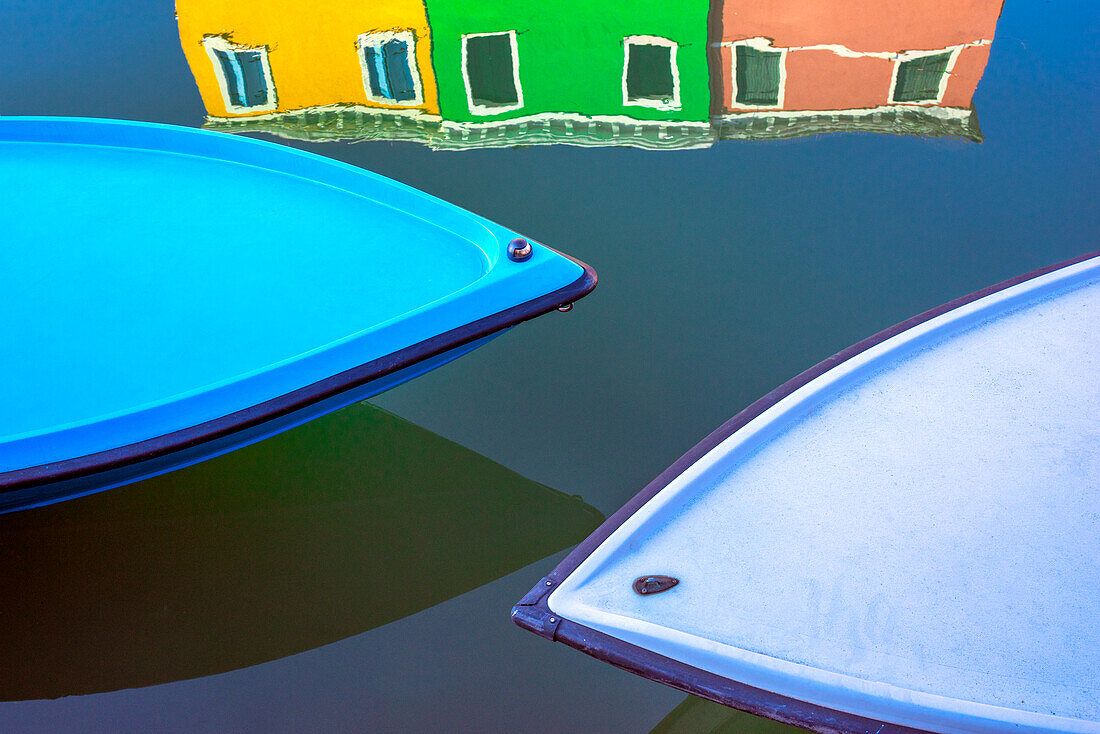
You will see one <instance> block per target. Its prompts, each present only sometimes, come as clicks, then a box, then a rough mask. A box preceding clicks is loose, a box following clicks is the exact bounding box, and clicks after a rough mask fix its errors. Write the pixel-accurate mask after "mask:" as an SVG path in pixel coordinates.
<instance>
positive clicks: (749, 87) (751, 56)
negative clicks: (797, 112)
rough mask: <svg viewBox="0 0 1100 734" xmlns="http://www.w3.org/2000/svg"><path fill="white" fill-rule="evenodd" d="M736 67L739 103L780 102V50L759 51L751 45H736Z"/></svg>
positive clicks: (776, 103) (774, 103)
mask: <svg viewBox="0 0 1100 734" xmlns="http://www.w3.org/2000/svg"><path fill="white" fill-rule="evenodd" d="M734 51H735V52H736V56H735V61H734V69H735V75H736V79H737V100H736V101H737V104H743V105H772V106H775V105H778V104H779V60H780V59H781V58H782V56H783V54H782V52H780V51H759V50H757V49H755V48H752V47H751V46H735V47H734Z"/></svg>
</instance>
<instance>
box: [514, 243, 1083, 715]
mask: <svg viewBox="0 0 1100 734" xmlns="http://www.w3.org/2000/svg"><path fill="white" fill-rule="evenodd" d="M1096 258H1100V250H1097V251H1093V252H1089V253H1086V254H1083V255H1079V256H1077V257H1073V258H1070V259H1068V260H1063V261H1061V262H1058V263H1055V264H1053V265H1048V266H1045V267H1042V268H1039V269H1037V270H1033V271H1031V272H1028V273H1025V274H1023V275H1019V276H1016V277H1013V278H1010V279H1008V280H1004V281H1001V282H1000V283H996V284H994V285H991V286H987V287H985V288H982V289H980V290H977V291H974V292H972V293H968V294H967V295H964V296H961V297H959V298H956V299H954V300H951V301H948V302H947V303H944V304H942V305H940V306H936V307H934V308H931V309H928V310H927V311H924V312H922V313H920V314H917V315H916V316H912V317H910V318H908V319H905V320H904V321H900V322H898V323H896V324H894V325H893V326H890V327H888V328H886V329H883V330H882V331H879V332H878V333H876V334H873V335H872V336H869V337H867V338H865V339H863V340H861V341H859V342H856V343H855V344H853V345H851V346H850V347H847V348H846V349H843V350H841V351H839V352H837V353H836V354H834V355H832V356H831V357H828V358H826V359H824V360H822V361H820V362H818V363H817V364H815V365H814V366H812V367H810V368H809V369H806V370H804V371H803V372H801V373H799V374H798V375H796V376H794V377H792V378H791V379H789V380H787V381H786V382H784V383H783V384H782V385H780V386H779V387H777V388H775V389H774V390H772V391H770V392H769V393H767V394H766V395H764V396H763V397H761V398H759V399H757V400H756V401H754V402H753V403H751V404H750V405H748V406H747V407H746V408H744V409H743V410H741V411H740V412H738V413H737V414H736V415H734V416H733V417H732V418H730V419H729V420H727V421H726V422H725V423H723V424H722V425H721V426H719V427H718V428H717V429H715V430H714V431H712V432H711V433H710V434H709V435H707V436H706V437H705V438H704V439H703V440H702V441H700V442H699V443H697V444H696V445H695V446H693V447H692V448H690V449H689V450H688V451H687V452H686V453H684V454H683V455H682V456H681V457H680V458H679V459H677V460H676V461H675V462H674V463H673V464H672V465H671V466H669V467H668V468H667V469H665V470H664V471H663V472H661V473H660V474H659V475H658V476H657V477H656V478H655V479H653V481H651V482H650V483H649V484H648V485H646V486H645V487H644V488H643V489H642V490H641V491H640V492H638V493H637V494H636V495H634V496H633V497H632V498H631V499H630V500H628V501H627V502H626V504H624V505H623V506H622V507H620V508H619V509H618V510H617V511H616V512H615V513H613V514H612V515H610V516H609V517H608V518H607V520H605V521H604V523H603V524H602V525H600V527H598V528H597V529H596V530H595V531H594V532H593V533H592V534H591V535H590V536H588V538H586V539H585V540H584V541H582V542H581V543H580V544H579V545H577V546H576V547H575V548H574V549H573V550H572V551H571V552H570V553H569V554H568V555H567V556H566V557H565V558H564V559H563V560H562V561H561V562H560V563H559V564H558V565H557V566H556V567H555V568H554V569H553V570H552V571H551V572H550V573H549V574H547V575H546V576H544V577H543V578H542V579H540V580H539V582H538V584H536V585H535V587H534V588H532V589H531V591H530V592H528V594H527V595H526V596H525V597H524V598H523V599H521V600H520V601H519V602H518V603H517V604H516V605H515V606H514V607H513V608H512V620H513V621H514V622H515V623H516V624H517V625H519V626H520V627H522V628H524V629H527V630H529V631H531V632H534V633H535V634H537V635H539V636H541V637H545V638H547V639H549V640H555V641H558V642H562V643H564V644H566V645H568V646H570V647H573V648H575V649H577V650H580V651H581V652H583V653H585V654H587V655H590V656H592V657H594V658H596V659H598V660H603V661H604V662H608V663H611V664H612V665H614V666H616V667H618V668H622V669H623V670H627V671H629V672H631V673H634V674H636V675H640V676H642V677H643V678H648V679H649V680H653V681H656V682H658V683H663V684H665V685H668V686H670V687H672V688H676V689H678V690H681V691H683V692H685V693H689V694H691V695H695V696H699V697H702V698H706V699H708V700H711V701H714V702H716V703H720V704H723V705H726V706H729V707H731V708H735V709H739V710H742V711H747V712H749V713H751V714H754V715H757V716H763V717H767V718H770V719H774V720H776V721H780V722H783V723H787V724H793V725H796V726H801V727H804V728H807V729H810V730H811V731H815V732H819V733H820V734H838V733H839V732H846V733H850V734H912V733H913V732H920V731H925V730H922V729H913V728H910V727H907V726H903V725H900V724H895V723H890V722H885V721H882V720H878V719H872V718H868V717H864V716H860V715H858V714H854V713H850V712H846V711H840V710H836V709H830V708H828V707H826V706H822V705H820V704H815V703H809V702H806V701H802V700H799V699H796V698H791V697H789V696H784V695H782V694H778V693H773V692H771V691H767V690H764V689H761V688H756V687H754V686H750V685H748V684H745V683H741V682H738V681H735V680H732V679H730V678H727V677H725V676H722V675H719V674H717V673H712V672H709V671H706V670H703V669H701V668H697V667H695V666H692V665H689V664H687V663H683V662H680V661H678V660H674V659H672V658H669V657H666V656H664V655H661V654H659V653H656V652H653V651H651V650H647V649H645V648H642V647H639V646H637V645H634V644H632V643H629V642H625V641H623V640H620V639H618V638H616V637H613V636H611V635H608V634H606V633H604V632H600V631H598V630H595V629H592V628H591V627H587V626H585V625H583V624H580V623H578V622H574V621H572V620H569V619H565V618H562V617H561V616H560V615H559V614H556V613H554V612H552V611H551V610H550V607H549V605H548V603H547V599H548V597H549V596H550V594H551V593H552V592H553V591H555V590H556V589H557V588H558V587H559V586H560V585H561V584H562V582H563V581H565V580H566V578H568V577H569V576H570V575H571V574H572V573H573V572H574V571H575V570H576V569H577V568H578V567H579V566H580V565H581V564H582V563H583V562H584V561H585V560H587V559H588V557H589V556H590V555H592V554H593V553H594V552H595V551H596V549H597V548H599V547H600V546H601V545H602V544H603V543H604V541H606V540H607V539H608V538H609V537H610V536H611V535H612V534H613V533H614V532H615V531H616V530H618V529H619V528H620V527H621V526H622V525H623V524H624V523H626V522H627V520H629V519H630V518H631V517H633V516H634V514H635V513H636V512H638V511H639V510H640V509H641V508H642V507H644V506H645V505H646V504H647V503H648V502H649V501H650V500H651V499H653V498H654V497H655V496H656V495H657V494H659V493H660V492H661V491H662V490H664V489H665V488H666V487H667V486H668V485H669V484H671V483H672V482H673V480H675V479H676V478H677V477H679V476H680V475H681V474H683V473H684V472H685V471H686V470H687V469H688V468H689V467H691V466H692V465H694V464H695V463H696V462H698V461H699V460H700V459H702V458H703V457H704V456H706V455H707V454H708V453H710V452H711V451H712V450H714V449H715V448H717V447H718V446H719V445H720V444H721V443H722V442H723V441H725V440H726V439H728V438H729V437H730V436H731V435H733V434H734V433H735V432H737V431H738V430H740V429H741V428H743V427H744V426H746V425H747V424H748V423H749V422H750V421H752V420H755V419H756V418H758V417H759V416H760V415H762V414H763V413H764V412H765V411H767V410H768V409H770V408H772V407H773V406H775V405H776V404H777V403H779V402H780V401H781V400H783V399H784V398H786V397H788V396H790V395H791V394H792V393H794V392H795V391H797V390H799V389H800V388H802V387H805V386H806V385H807V384H809V383H810V382H812V381H813V380H816V379H817V378H819V377H821V376H822V375H824V374H825V373H826V372H829V371H830V370H832V369H833V368H834V367H837V366H839V365H841V364H843V363H845V362H847V361H848V360H850V359H852V358H853V357H856V356H858V355H860V354H862V353H863V352H866V351H867V350H869V349H872V348H874V347H876V346H878V345H879V344H881V343H883V342H885V341H887V340H889V339H891V338H893V337H895V336H898V335H899V334H902V333H904V332H906V331H908V330H910V329H912V328H914V327H917V326H920V325H921V324H924V323H925V322H927V321H930V320H932V319H934V318H937V317H939V316H942V315H944V314H946V313H949V312H951V311H954V310H956V309H958V308H961V307H963V306H966V305H968V304H971V303H973V302H975V301H978V300H980V299H982V298H985V297H987V296H991V295H994V294H996V293H999V292H1001V291H1004V290H1007V289H1009V288H1012V287H1014V286H1017V285H1020V284H1022V283H1026V282H1028V281H1031V280H1034V279H1036V278H1039V277H1042V276H1044V275H1048V274H1050V273H1053V272H1056V271H1058V270H1062V269H1064V268H1068V267H1071V266H1073V265H1077V264H1079V263H1082V262H1086V261H1088V260H1092V259H1096Z"/></svg>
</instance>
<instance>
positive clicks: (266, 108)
mask: <svg viewBox="0 0 1100 734" xmlns="http://www.w3.org/2000/svg"><path fill="white" fill-rule="evenodd" d="M202 45H203V47H204V48H205V49H206V55H207V56H209V57H210V65H211V66H213V67H214V76H216V77H217V79H218V88H219V89H221V92H222V101H223V102H225V109H226V111H227V112H230V113H234V114H241V113H247V112H270V111H271V110H273V109H275V108H276V107H278V106H279V98H278V95H277V94H276V92H275V80H274V79H273V78H272V76H271V62H270V61H269V60H268V58H267V46H245V45H242V44H237V43H230V42H229V41H227V40H226V39H224V38H222V37H221V36H206V37H205V38H203V39H202ZM215 50H217V51H222V52H224V53H235V52H237V51H258V52H259V54H260V67H261V68H262V69H263V72H264V82H265V83H266V84H267V98H268V102H267V104H264V105H254V106H252V107H241V106H240V105H236V104H233V100H232V99H231V98H230V96H229V82H228V81H227V80H226V78H225V72H224V70H223V69H222V64H221V61H219V60H218V57H217V56H216V55H215V54H214V51H215ZM242 87H243V85H242Z"/></svg>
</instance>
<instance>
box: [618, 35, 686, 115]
mask: <svg viewBox="0 0 1100 734" xmlns="http://www.w3.org/2000/svg"><path fill="white" fill-rule="evenodd" d="M631 46H665V47H666V48H669V49H671V51H670V52H669V55H668V60H669V66H671V67H672V98H671V99H670V100H669V101H667V102H665V101H663V100H659V99H631V97H630V93H629V91H628V90H627V88H626V71H627V69H628V68H629V67H630V47H631ZM679 47H680V44H678V43H676V41H673V40H671V39H668V38H662V37H660V36H627V37H625V38H624V39H623V106H624V107H651V108H653V109H656V110H678V109H680V67H679V66H678V65H677V64H676V50H677V49H678V48H679Z"/></svg>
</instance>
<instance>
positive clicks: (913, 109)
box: [177, 0, 1001, 148]
mask: <svg viewBox="0 0 1100 734" xmlns="http://www.w3.org/2000/svg"><path fill="white" fill-rule="evenodd" d="M276 8H277V12H276ZM1000 9H1001V2H1000V0H974V1H973V2H968V3H956V4H950V5H948V4H944V3H942V2H940V1H939V0H913V1H912V2H909V3H904V4H902V3H882V2H880V1H879V0H710V2H707V3H704V2H702V1H701V0H688V1H687V2H683V3H676V4H675V7H671V6H669V7H666V4H656V3H654V4H649V3H646V4H641V3H637V4H634V3H631V4H625V3H624V4H618V5H596V4H589V3H575V4H572V5H570V4H568V3H567V4H558V5H554V6H548V7H545V8H544V7H541V6H530V5H526V4H523V3H514V4H510V5H509V4H499V3H497V4H489V5H486V4H480V3H471V2H464V1H463V0H425V1H424V2H420V0H385V1H384V2H380V3H372V4H365V3H356V2H352V1H351V0H318V1H317V2H314V3H309V4H293V5H284V4H280V5H278V6H273V5H272V4H271V2H270V0H232V1H231V2H223V1H221V0H178V3H177V17H178V21H179V30H180V40H181V43H182V45H183V50H184V53H185V55H186V57H187V60H188V63H189V64H190V66H191V70H192V73H193V74H194V76H195V80H196V82H197V84H198V86H199V90H200V92H201V94H202V98H203V102H204V104H205V106H206V110H207V114H208V119H209V122H208V126H209V127H213V128H216V129H221V130H226V131H230V132H234V131H241V132H244V131H259V132H268V133H273V134H276V135H281V136H285V137H292V138H300V139H311V140H324V139H387V140H405V139H408V140H418V141H421V142H423V143H426V144H428V145H430V146H431V147H433V148H475V147H502V146H514V145H537V144H546V143H568V144H574V145H625V146H635V147H644V148H693V147H706V146H709V145H712V144H714V143H715V142H716V141H719V140H727V139H750V140H755V139H769V138H786V137H796V136H803V135H813V134H818V133H826V132H843V131H867V132H880V133H893V134H908V135H923V136H936V137H954V138H961V139H965V140H972V141H975V142H980V141H981V140H982V136H981V132H980V129H979V128H978V124H977V117H976V114H975V112H974V110H973V107H972V104H971V100H972V97H973V95H974V92H975V90H976V88H977V85H978V82H979V81H980V79H981V76H982V73H983V72H984V69H985V65H986V63H987V61H988V58H989V50H990V47H991V45H992V42H993V36H994V33H995V30H996V23H997V18H998V16H999V14H1000Z"/></svg>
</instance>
